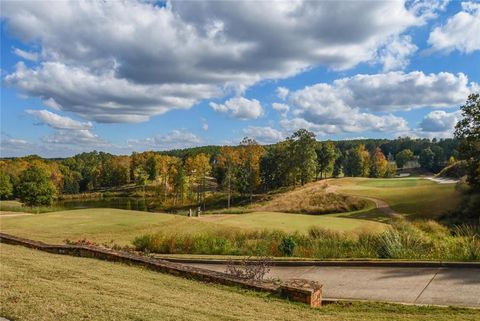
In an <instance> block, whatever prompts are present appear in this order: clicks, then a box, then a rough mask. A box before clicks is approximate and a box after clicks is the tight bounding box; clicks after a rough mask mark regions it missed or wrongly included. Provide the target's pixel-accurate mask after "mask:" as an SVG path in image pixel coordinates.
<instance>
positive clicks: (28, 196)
mask: <svg viewBox="0 0 480 321" xmlns="http://www.w3.org/2000/svg"><path fill="white" fill-rule="evenodd" d="M18 190H19V196H20V200H21V201H22V202H23V203H25V204H26V205H28V206H38V205H47V206H48V205H51V204H52V203H53V199H54V196H55V194H56V189H55V185H53V183H52V181H51V178H50V177H49V174H48V172H47V171H46V170H45V169H43V168H40V167H37V166H31V167H30V168H28V169H26V170H25V171H23V172H22V173H21V174H20V184H19V187H18Z"/></svg>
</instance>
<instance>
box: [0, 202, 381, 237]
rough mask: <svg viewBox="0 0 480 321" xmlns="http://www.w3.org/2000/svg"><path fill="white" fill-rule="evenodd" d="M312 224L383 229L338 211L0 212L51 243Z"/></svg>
mask: <svg viewBox="0 0 480 321" xmlns="http://www.w3.org/2000/svg"><path fill="white" fill-rule="evenodd" d="M257 215H258V216H257ZM341 215H346V214H344V213H342V214H341ZM352 215H358V213H353V214H352ZM313 225H317V226H321V227H324V228H331V229H336V230H352V229H355V228H359V229H364V228H365V229H381V228H383V226H384V225H383V224H380V223H377V222H373V221H368V220H362V219H356V218H345V217H340V214H334V215H326V216H313V215H300V214H282V213H259V214H256V213H251V214H242V215H232V216H220V217H215V216H204V217H202V218H200V219H197V218H187V217H184V216H178V215H170V214H158V213H155V214H154V213H147V212H139V211H127V210H120V209H81V210H70V211H60V212H53V213H45V214H38V215H27V216H15V217H2V216H1V215H0V230H1V231H2V232H4V233H11V234H13V235H18V236H23V237H27V238H33V239H36V240H41V241H44V242H51V243H61V242H63V240H65V239H67V238H68V239H70V240H78V239H82V238H87V239H90V240H93V241H95V242H98V243H103V242H110V241H112V240H113V241H114V242H115V243H117V244H129V243H130V242H131V241H132V240H133V239H134V238H135V237H136V236H139V235H142V234H145V233H155V232H160V231H162V232H165V233H177V234H178V233H202V232H209V231H215V230H223V231H225V230H228V229H239V228H246V229H282V230H288V231H292V230H300V231H302V232H304V231H306V230H307V229H308V228H309V227H310V226H313Z"/></svg>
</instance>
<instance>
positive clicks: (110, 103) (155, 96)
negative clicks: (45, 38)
mask: <svg viewBox="0 0 480 321" xmlns="http://www.w3.org/2000/svg"><path fill="white" fill-rule="evenodd" d="M5 82H6V83H7V84H10V85H15V86H16V87H18V88H20V89H23V90H24V91H25V92H28V93H29V94H30V95H32V96H38V97H41V98H42V99H44V100H47V101H49V102H51V104H50V106H57V107H60V108H61V109H63V110H68V111H71V112H74V113H77V114H79V115H81V116H82V117H84V118H89V119H92V120H95V121H98V122H107V123H109V122H129V123H134V122H142V121H146V120H148V119H149V117H150V116H153V115H160V114H163V113H165V112H167V111H168V110H171V109H173V108H184V109H185V108H189V107H190V106H192V105H193V104H195V103H196V102H197V101H198V99H203V98H210V97H212V96H214V95H215V94H216V93H217V91H216V89H215V88H214V87H212V86H209V85H201V84H200V85H195V84H182V85H172V84H163V85H144V84H135V83H131V82H130V81H128V80H126V79H120V78H117V77H116V76H115V74H114V72H106V73H101V74H93V73H90V72H89V71H88V70H87V69H85V68H81V67H69V66H66V65H64V64H62V63H58V62H45V63H42V64H41V65H40V66H39V67H37V68H35V69H28V68H27V67H26V66H25V64H23V63H22V62H19V63H18V64H17V65H16V70H15V72H13V73H12V74H10V75H7V76H6V77H5ZM53 102H55V104H53Z"/></svg>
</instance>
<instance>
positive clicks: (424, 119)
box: [1, 1, 480, 157]
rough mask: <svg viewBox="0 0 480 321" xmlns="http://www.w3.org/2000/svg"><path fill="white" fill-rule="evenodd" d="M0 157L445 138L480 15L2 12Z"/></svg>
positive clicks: (231, 7) (214, 7) (478, 74)
mask: <svg viewBox="0 0 480 321" xmlns="http://www.w3.org/2000/svg"><path fill="white" fill-rule="evenodd" d="M1 5H2V10H1V12H2V21H1V29H2V30H1V44H2V46H1V58H2V59H1V72H2V84H1V156H3V157H6V156H22V155H28V154H33V153H35V154H39V155H41V156H46V157H64V156H70V155H73V154H76V153H78V152H81V151H90V150H93V149H96V150H104V151H109V152H113V153H116V154H129V153H131V152H132V151H142V150H165V149H171V148H183V147H190V146H197V145H206V144H216V145H222V144H236V143H238V142H239V141H240V140H241V139H242V138H243V137H244V136H250V137H253V138H255V139H257V140H258V141H259V142H261V143H272V142H276V141H278V140H281V139H283V138H285V137H287V136H288V135H290V134H291V133H292V132H293V131H294V130H296V129H298V128H307V129H309V130H311V131H313V132H315V134H316V135H317V138H318V139H319V140H326V139H335V140H337V139H348V138H355V137H368V138H369V137H384V138H394V137H398V136H411V137H428V138H432V137H439V138H441V137H451V136H452V129H453V126H454V124H455V123H456V121H458V119H460V117H461V115H460V113H459V112H458V106H460V105H461V104H462V103H463V102H464V101H465V100H466V98H467V95H468V94H469V93H471V92H478V91H479V88H480V87H479V84H480V68H479V67H478V66H479V63H478V62H479V61H480V59H479V58H480V37H479V36H478V35H480V3H479V2H456V1H452V2H448V1H444V2H440V1H407V2H405V3H404V2H402V1H397V2H393V1H392V2H380V1H376V2H375V1H374V2H352V1H345V2H342V1H336V2H332V1H328V2H318V1H317V2H303V1H298V2H282V1H277V2H271V1H265V2H241V1H239V2H231V1H212V2H185V1H183V2H179V1H170V2H168V3H167V4H166V5H165V6H156V5H154V4H152V3H151V2H139V1H125V2H120V1H105V2H98V1H90V2H88V1H85V2H84V1H75V2H64V1H55V2H48V6H47V5H46V3H45V2H43V3H42V1H36V2H27V1H21V2H16V1H4V2H2V3H1Z"/></svg>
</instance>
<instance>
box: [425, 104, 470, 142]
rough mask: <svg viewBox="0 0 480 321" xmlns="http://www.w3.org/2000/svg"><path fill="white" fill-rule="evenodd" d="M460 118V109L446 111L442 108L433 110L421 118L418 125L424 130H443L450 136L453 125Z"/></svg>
mask: <svg viewBox="0 0 480 321" xmlns="http://www.w3.org/2000/svg"><path fill="white" fill-rule="evenodd" d="M460 118H461V112H460V111H455V112H451V113H448V112H445V111H443V110H435V111H432V112H430V113H428V114H427V115H426V116H425V117H424V118H423V120H422V122H421V123H420V126H419V127H420V128H421V130H422V131H424V132H434V133H438V132H444V133H446V134H449V135H450V136H452V134H453V130H454V128H455V125H456V123H457V122H458V121H459V120H460Z"/></svg>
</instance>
